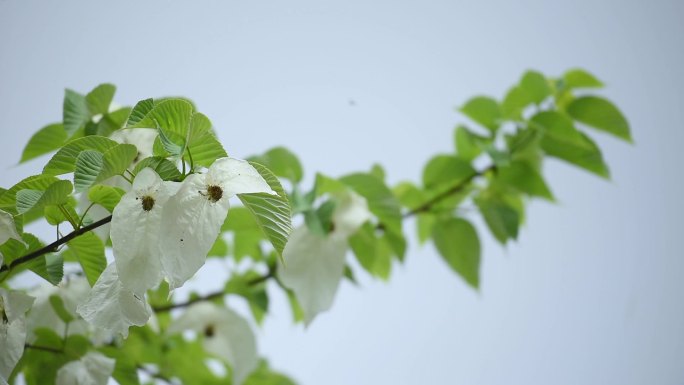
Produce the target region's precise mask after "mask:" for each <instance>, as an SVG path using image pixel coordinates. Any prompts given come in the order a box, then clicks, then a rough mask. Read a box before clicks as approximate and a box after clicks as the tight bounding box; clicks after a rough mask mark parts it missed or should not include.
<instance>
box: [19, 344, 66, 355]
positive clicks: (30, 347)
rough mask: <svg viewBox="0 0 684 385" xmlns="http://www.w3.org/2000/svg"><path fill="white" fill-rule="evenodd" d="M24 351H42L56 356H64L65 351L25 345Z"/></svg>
mask: <svg viewBox="0 0 684 385" xmlns="http://www.w3.org/2000/svg"><path fill="white" fill-rule="evenodd" d="M24 349H33V350H42V351H44V352H50V353H55V354H64V351H63V350H61V349H56V348H51V347H49V346H38V345H31V344H24Z"/></svg>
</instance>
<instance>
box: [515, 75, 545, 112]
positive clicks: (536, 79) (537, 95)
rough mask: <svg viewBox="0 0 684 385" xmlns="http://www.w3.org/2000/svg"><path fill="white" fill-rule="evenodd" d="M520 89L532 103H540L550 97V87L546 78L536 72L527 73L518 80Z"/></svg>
mask: <svg viewBox="0 0 684 385" xmlns="http://www.w3.org/2000/svg"><path fill="white" fill-rule="evenodd" d="M520 88H522V89H523V90H524V91H525V93H526V94H527V95H528V96H529V97H530V98H531V99H532V102H534V103H537V104H539V103H541V102H542V101H544V99H546V98H547V97H548V96H549V95H551V87H549V82H548V81H547V80H546V77H544V75H542V74H541V73H539V72H537V71H527V72H525V74H524V75H523V77H522V79H521V80H520Z"/></svg>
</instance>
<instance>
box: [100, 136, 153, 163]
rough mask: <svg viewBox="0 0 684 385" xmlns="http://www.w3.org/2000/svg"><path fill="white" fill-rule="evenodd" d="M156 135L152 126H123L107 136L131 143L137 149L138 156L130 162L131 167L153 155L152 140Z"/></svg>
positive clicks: (120, 141)
mask: <svg viewBox="0 0 684 385" xmlns="http://www.w3.org/2000/svg"><path fill="white" fill-rule="evenodd" d="M158 135H159V134H158V133H157V130H156V129H154V128H124V129H121V130H116V131H114V132H112V134H111V135H109V137H110V138H111V139H112V140H114V141H116V142H119V143H122V144H132V145H134V146H135V147H136V148H137V149H138V156H136V157H135V159H134V160H133V164H131V167H135V165H136V164H138V162H139V161H141V160H143V159H145V158H148V157H150V156H152V155H153V153H154V151H153V147H154V140H155V139H156V138H157V136H158Z"/></svg>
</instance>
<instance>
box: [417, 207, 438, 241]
mask: <svg viewBox="0 0 684 385" xmlns="http://www.w3.org/2000/svg"><path fill="white" fill-rule="evenodd" d="M436 222H437V216H435V215H434V214H430V213H426V214H419V215H418V216H417V217H416V232H417V233H418V242H420V243H421V244H423V243H425V242H427V241H428V239H430V237H432V229H433V228H434V227H435V223H436Z"/></svg>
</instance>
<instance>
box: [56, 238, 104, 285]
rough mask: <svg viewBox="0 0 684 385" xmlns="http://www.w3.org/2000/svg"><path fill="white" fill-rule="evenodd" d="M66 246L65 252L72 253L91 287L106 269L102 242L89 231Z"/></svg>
mask: <svg viewBox="0 0 684 385" xmlns="http://www.w3.org/2000/svg"><path fill="white" fill-rule="evenodd" d="M67 246H69V249H68V250H67V252H69V253H72V254H73V256H74V257H75V259H76V260H77V261H78V263H80V264H81V267H82V268H83V272H84V273H85V276H86V278H87V279H88V283H89V284H90V286H93V285H94V284H95V282H96V281H97V279H98V278H99V277H100V274H102V272H103V271H104V269H105V267H107V259H106V258H105V254H104V245H103V244H102V241H101V240H100V238H98V237H97V235H95V233H93V232H92V231H91V232H87V233H85V234H83V235H81V236H79V237H76V238H74V239H72V240H70V241H69V242H67ZM65 259H67V258H65Z"/></svg>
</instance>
